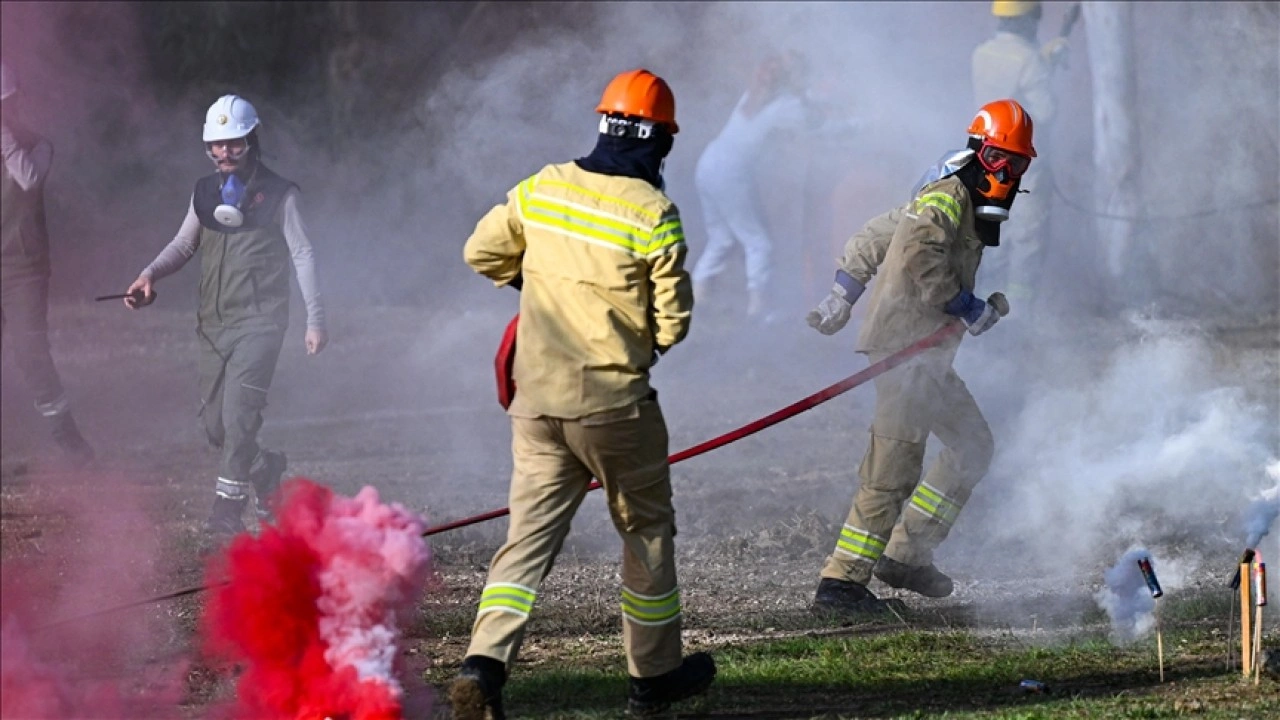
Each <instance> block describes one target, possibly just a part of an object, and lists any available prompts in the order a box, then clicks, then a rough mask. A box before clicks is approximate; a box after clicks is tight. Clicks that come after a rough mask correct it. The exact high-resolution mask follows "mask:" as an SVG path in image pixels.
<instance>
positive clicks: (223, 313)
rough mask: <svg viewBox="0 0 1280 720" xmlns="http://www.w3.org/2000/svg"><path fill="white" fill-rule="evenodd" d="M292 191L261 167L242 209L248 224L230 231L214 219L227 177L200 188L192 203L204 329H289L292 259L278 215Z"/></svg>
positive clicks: (288, 184) (204, 181)
mask: <svg viewBox="0 0 1280 720" xmlns="http://www.w3.org/2000/svg"><path fill="white" fill-rule="evenodd" d="M291 187H294V184H293V183H292V182H290V181H288V180H285V179H284V178H282V177H280V176H279V175H276V174H275V173H273V172H271V171H270V170H268V169H267V168H266V167H265V166H263V165H262V164H261V163H259V164H258V167H257V169H256V170H255V171H254V174H253V177H252V178H250V180H249V182H248V185H247V187H246V189H245V194H244V200H243V201H242V202H241V205H240V210H241V212H243V213H244V216H245V221H244V224H243V225H242V226H240V227H238V228H230V227H226V226H224V225H222V224H221V223H219V222H218V221H217V220H215V219H214V218H213V209H214V208H215V207H217V206H218V204H219V203H220V202H221V188H222V175H221V174H220V173H214V174H213V175H210V176H207V177H203V178H201V179H200V180H199V181H198V182H197V183H196V189H195V193H194V194H193V195H192V203H193V205H194V207H195V211H196V217H197V218H199V220H200V311H199V315H198V317H199V322H200V325H201V326H208V325H222V326H228V325H246V324H272V325H276V326H278V327H280V328H282V329H283V328H285V327H287V326H288V324H289V291H290V288H289V275H290V272H291V270H292V257H291V256H290V253H289V245H288V243H286V242H285V239H284V230H283V229H282V228H281V225H280V222H279V218H278V215H279V210H280V205H281V203H282V202H283V201H284V196H285V194H286V193H287V192H288V191H289V188H291Z"/></svg>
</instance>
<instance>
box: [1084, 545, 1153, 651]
mask: <svg viewBox="0 0 1280 720" xmlns="http://www.w3.org/2000/svg"><path fill="white" fill-rule="evenodd" d="M1142 558H1148V559H1149V560H1150V562H1151V569H1152V571H1153V572H1155V571H1156V563H1155V560H1154V559H1153V558H1151V553H1149V552H1147V551H1146V549H1144V548H1135V549H1133V550H1130V551H1129V552H1126V553H1125V554H1124V555H1123V556H1121V558H1120V559H1119V560H1118V561H1117V562H1116V564H1115V565H1114V566H1112V567H1111V569H1110V570H1107V572H1106V574H1105V575H1104V576H1103V580H1104V581H1105V583H1106V584H1105V585H1104V586H1103V587H1101V588H1099V589H1098V591H1097V592H1096V593H1094V595H1093V597H1094V599H1095V600H1097V602H1098V606H1099V607H1101V608H1102V609H1103V610H1105V611H1106V613H1107V617H1109V618H1110V619H1111V634H1112V638H1113V639H1114V640H1116V642H1120V643H1128V642H1132V641H1134V640H1138V639H1141V638H1142V637H1144V636H1145V635H1146V634H1147V633H1149V632H1151V630H1152V629H1153V628H1154V627H1155V624H1156V616H1155V610H1156V600H1155V598H1153V597H1152V596H1151V591H1150V590H1149V589H1148V588H1147V583H1146V581H1145V580H1144V579H1143V577H1142V570H1141V569H1140V568H1139V567H1138V561H1139V560H1141V559H1142ZM1158 576H1159V574H1158V573H1157V577H1158Z"/></svg>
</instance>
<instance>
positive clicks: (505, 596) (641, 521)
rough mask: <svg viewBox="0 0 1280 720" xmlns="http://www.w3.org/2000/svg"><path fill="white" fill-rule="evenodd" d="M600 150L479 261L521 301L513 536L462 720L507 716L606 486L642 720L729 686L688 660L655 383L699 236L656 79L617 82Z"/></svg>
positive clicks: (505, 227) (707, 665) (495, 222)
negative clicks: (673, 180) (689, 224)
mask: <svg viewBox="0 0 1280 720" xmlns="http://www.w3.org/2000/svg"><path fill="white" fill-rule="evenodd" d="M597 112H599V113H601V118H600V135H599V138H598V141H597V144H596V147H595V149H594V150H593V151H592V152H591V154H589V155H587V156H586V157H583V158H579V159H578V160H575V161H573V162H568V163H563V164H558V165H548V166H546V167H544V168H543V169H542V170H540V171H538V173H537V174H535V175H533V176H532V177H530V178H528V179H527V180H525V181H524V182H521V183H520V184H519V185H517V186H516V187H515V188H513V189H512V190H511V191H510V192H509V193H508V195H507V202H506V203H505V204H503V205H498V206H496V207H494V208H493V209H492V210H490V211H489V213H488V214H487V215H485V216H484V218H482V219H481V220H480V222H479V223H478V224H477V225H476V229H475V232H473V233H472V235H471V237H470V238H468V239H467V243H466V248H465V258H466V261H467V264H468V265H470V266H471V267H472V268H473V269H474V270H475V271H476V272H478V273H480V274H482V275H484V276H486V277H488V278H490V279H491V280H493V281H494V283H495V284H497V285H498V286H503V285H508V284H513V283H514V284H516V285H517V288H518V289H520V290H521V297H520V315H519V317H520V322H519V325H518V330H517V335H516V347H517V350H516V356H515V362H514V375H515V385H516V394H515V398H514V401H513V402H512V403H511V405H510V407H509V408H508V413H509V414H510V415H511V427H512V456H513V465H514V467H513V471H512V477H511V491H510V498H511V503H510V504H511V520H510V526H509V528H508V531H507V541H506V543H505V544H504V545H503V546H502V547H501V548H500V549H499V550H498V552H497V553H496V554H495V555H494V557H493V562H492V564H491V565H490V568H489V576H488V580H487V582H486V584H485V587H484V590H483V592H482V593H481V596H480V606H479V609H478V612H477V616H476V621H475V626H474V627H473V629H472V635H471V645H470V647H469V648H468V650H467V656H466V657H465V658H464V660H463V663H462V669H461V671H460V673H459V676H458V678H457V679H456V680H455V681H454V683H453V685H452V687H451V688H450V693H449V694H450V700H451V702H452V703H453V708H454V717H455V718H459V719H461V720H468V719H470V718H500V717H503V711H502V686H503V683H504V682H505V681H506V677H507V673H508V671H509V670H510V668H511V667H513V666H514V664H515V661H516V656H517V654H518V653H519V649H520V643H521V639H522V637H523V635H524V631H525V625H526V624H527V623H528V620H529V615H530V613H532V611H533V607H534V604H535V601H536V600H537V596H538V589H539V586H540V585H541V583H542V580H543V578H544V577H546V575H547V573H549V572H550V571H551V566H552V563H553V562H554V561H555V558H556V555H557V553H558V552H559V551H560V547H561V544H562V542H563V541H564V538H565V535H566V534H567V533H568V532H569V524H570V522H571V521H572V519H573V516H574V513H575V512H576V511H577V509H578V506H579V504H580V503H581V502H582V498H583V496H584V495H585V494H586V492H587V488H588V485H589V484H590V482H591V479H592V477H595V478H597V479H599V480H600V482H601V483H602V484H603V486H604V489H605V492H606V494H607V501H608V505H609V511H610V514H611V516H612V518H613V523H614V526H615V527H616V528H617V531H618V534H619V535H620V536H621V537H622V541H623V556H622V588H621V609H622V620H623V647H624V648H625V650H626V655H627V669H628V672H629V673H630V675H631V681H630V688H629V696H628V704H629V709H630V711H631V713H632V714H633V715H641V716H644V715H650V714H653V713H657V712H662V711H664V710H665V709H666V708H667V706H668V705H669V704H670V703H672V702H675V701H677V700H682V699H684V698H687V697H690V696H692V695H695V694H698V693H700V692H702V691H704V690H706V688H707V687H708V686H710V684H711V681H712V679H713V678H714V676H715V663H714V661H713V660H712V659H711V657H710V656H709V655H707V654H705V653H696V654H694V655H690V656H689V657H687V658H682V650H681V638H680V630H681V608H680V589H679V586H678V585H677V583H676V572H675V549H674V544H673V537H674V536H675V532H676V528H675V511H674V510H673V508H672V504H671V478H670V472H669V468H668V464H667V429H666V424H665V423H664V421H663V417H662V410H661V408H660V407H659V406H658V401H657V393H656V392H654V390H653V389H652V388H651V387H650V385H649V369H650V367H652V366H653V364H654V363H656V362H657V361H658V358H659V357H660V356H661V355H662V354H663V353H664V352H666V351H667V350H668V349H670V347H671V346H673V345H675V344H676V343H678V342H680V341H681V340H683V339H684V337H685V335H686V334H687V333H688V331H689V321H690V317H691V312H692V310H693V291H692V285H691V282H690V279H689V275H688V273H687V272H686V271H685V269H684V262H685V256H686V252H687V251H686V248H685V242H684V230H683V228H682V226H681V222H680V214H679V212H678V211H677V209H676V206H675V205H674V204H672V202H671V200H670V199H669V198H668V197H667V196H666V195H665V194H664V193H663V191H662V187H663V182H662V175H661V169H662V163H663V158H665V157H666V155H667V153H668V152H670V150H671V146H672V142H673V135H674V134H675V133H676V132H677V130H678V127H677V125H676V121H675V98H674V97H673V95H672V93H671V90H670V88H669V87H668V86H667V84H666V82H664V81H663V80H662V79H661V78H658V77H657V76H655V75H653V74H652V73H650V72H648V71H647V70H632V71H629V72H625V73H622V74H620V75H618V76H617V77H615V78H614V79H613V80H612V81H611V82H610V83H609V85H608V86H607V87H606V88H605V91H604V95H603V97H602V99H601V101H600V104H599V107H598V108H597Z"/></svg>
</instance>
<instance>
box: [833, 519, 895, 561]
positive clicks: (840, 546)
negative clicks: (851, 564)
mask: <svg viewBox="0 0 1280 720" xmlns="http://www.w3.org/2000/svg"><path fill="white" fill-rule="evenodd" d="M885 544H886V540H885V539H884V538H882V537H880V536H879V535H872V534H870V533H867V532H863V531H862V530H859V529H858V528H855V527H853V526H852V525H845V526H844V527H843V528H841V530H840V539H839V540H837V541H836V552H839V553H844V554H845V555H852V556H854V557H855V558H859V559H867V560H870V561H872V562H875V561H876V560H879V559H880V556H881V555H882V554H884V546H885Z"/></svg>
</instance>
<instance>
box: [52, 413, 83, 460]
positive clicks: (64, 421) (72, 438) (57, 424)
mask: <svg viewBox="0 0 1280 720" xmlns="http://www.w3.org/2000/svg"><path fill="white" fill-rule="evenodd" d="M49 423H50V430H51V432H52V434H53V441H54V442H55V443H57V444H58V449H59V450H60V451H61V452H62V456H63V457H64V458H65V459H66V461H67V462H68V463H69V464H70V465H71V467H72V468H74V469H76V470H79V469H81V468H83V467H84V466H86V465H88V464H89V463H91V462H93V448H91V447H89V443H87V442H85V439H84V436H83V435H81V434H80V428H78V427H76V421H75V419H74V418H72V417H71V411H70V410H63V411H62V412H60V413H58V414H57V415H52V416H49Z"/></svg>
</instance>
